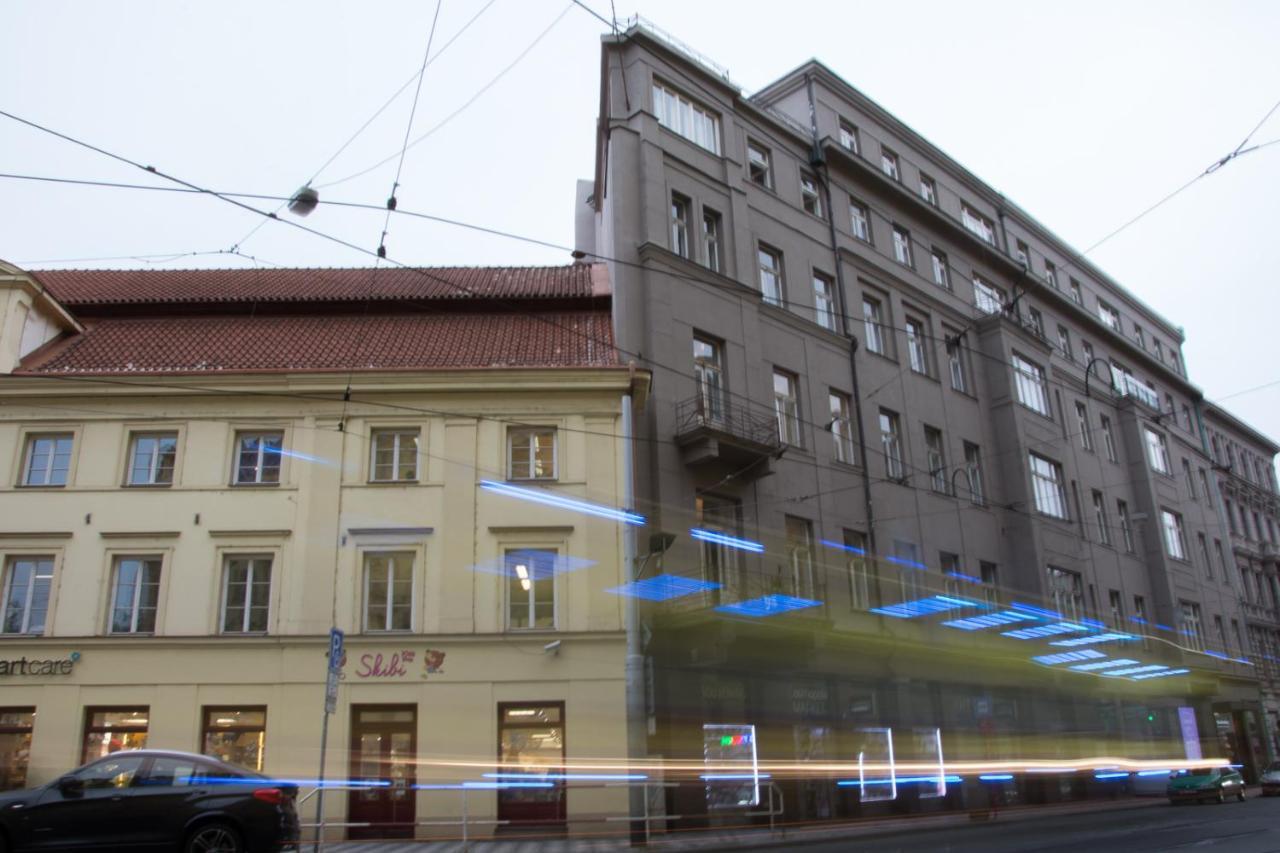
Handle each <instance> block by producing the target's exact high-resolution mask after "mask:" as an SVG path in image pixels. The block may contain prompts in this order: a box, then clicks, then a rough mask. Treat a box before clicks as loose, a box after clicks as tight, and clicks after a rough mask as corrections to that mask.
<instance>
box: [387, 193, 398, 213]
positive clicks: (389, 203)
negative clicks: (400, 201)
mask: <svg viewBox="0 0 1280 853" xmlns="http://www.w3.org/2000/svg"><path fill="white" fill-rule="evenodd" d="M395 209H396V197H395V196H392V197H391V198H389V199H387V210H395Z"/></svg>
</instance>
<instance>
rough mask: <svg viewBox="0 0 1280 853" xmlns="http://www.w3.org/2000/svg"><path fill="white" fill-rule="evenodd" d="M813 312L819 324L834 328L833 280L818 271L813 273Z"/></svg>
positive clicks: (834, 301)
mask: <svg viewBox="0 0 1280 853" xmlns="http://www.w3.org/2000/svg"><path fill="white" fill-rule="evenodd" d="M813 314H814V319H815V320H817V321H818V325H819V326H821V327H822V328H824V329H830V330H831V331H833V332H834V331H835V330H836V300H835V282H834V281H832V280H831V279H830V278H828V277H827V276H825V275H823V274H822V273H819V272H815V273H814V274H813Z"/></svg>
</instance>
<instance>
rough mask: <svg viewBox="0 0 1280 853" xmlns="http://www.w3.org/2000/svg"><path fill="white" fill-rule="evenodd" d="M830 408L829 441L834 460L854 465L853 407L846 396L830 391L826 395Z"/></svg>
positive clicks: (855, 458)
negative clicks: (832, 446)
mask: <svg viewBox="0 0 1280 853" xmlns="http://www.w3.org/2000/svg"><path fill="white" fill-rule="evenodd" d="M828 401H829V403H830V407H831V440H832V442H833V445H834V449H835V459H836V461H837V462H843V463H845V464H846V465H856V464H857V457H856V456H854V454H853V414H852V411H853V406H852V399H851V398H850V397H849V395H848V394H844V393H842V392H840V391H835V390H833V391H831V393H830V394H829V395H828Z"/></svg>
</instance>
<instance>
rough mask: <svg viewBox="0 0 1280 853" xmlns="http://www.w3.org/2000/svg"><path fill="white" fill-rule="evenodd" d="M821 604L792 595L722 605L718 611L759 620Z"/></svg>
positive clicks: (765, 597) (762, 597)
mask: <svg viewBox="0 0 1280 853" xmlns="http://www.w3.org/2000/svg"><path fill="white" fill-rule="evenodd" d="M821 604H822V602H821V601H814V600H812V599H809V598H794V597H792V596H790V595H765V596H761V597H760V598H752V599H750V600H748V601H739V602H737V603H736V604H722V605H720V606H719V607H717V608H716V610H718V611H719V612H721V613H732V614H733V615H735V616H750V617H752V618H758V617H762V616H776V615H777V614H779V613H787V612H789V611H792V610H804V609H805V608H808V607H818V606H820V605H821Z"/></svg>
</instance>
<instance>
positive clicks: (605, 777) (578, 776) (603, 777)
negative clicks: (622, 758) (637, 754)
mask: <svg viewBox="0 0 1280 853" xmlns="http://www.w3.org/2000/svg"><path fill="white" fill-rule="evenodd" d="M480 775H482V776H484V777H485V778H486V779H514V780H520V779H525V780H529V781H533V782H537V781H540V780H545V779H562V780H565V781H568V782H574V781H579V780H581V781H591V782H608V781H614V780H619V781H624V782H627V781H632V780H640V779H648V778H649V777H648V776H646V775H645V774H643V773H482V774H480Z"/></svg>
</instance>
